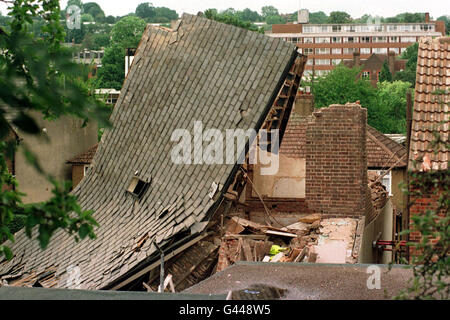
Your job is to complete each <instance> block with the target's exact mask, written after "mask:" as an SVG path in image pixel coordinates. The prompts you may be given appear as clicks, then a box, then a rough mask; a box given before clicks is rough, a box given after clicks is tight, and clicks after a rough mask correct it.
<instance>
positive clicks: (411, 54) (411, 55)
mask: <svg viewBox="0 0 450 320" xmlns="http://www.w3.org/2000/svg"><path fill="white" fill-rule="evenodd" d="M418 51H419V44H418V43H414V44H413V45H411V46H409V47H408V48H406V51H405V52H403V54H402V55H401V56H400V58H401V59H407V60H408V61H407V62H406V69H405V70H403V71H399V72H397V73H396V74H395V75H394V80H401V81H405V82H409V83H410V84H411V85H412V86H413V87H415V86H416V69H417V54H418Z"/></svg>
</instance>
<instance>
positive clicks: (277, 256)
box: [270, 252, 284, 262]
mask: <svg viewBox="0 0 450 320" xmlns="http://www.w3.org/2000/svg"><path fill="white" fill-rule="evenodd" d="M283 257H284V253H283V252H279V253H277V254H276V255H274V256H273V257H272V259H270V262H279V261H280V260H281V259H282V258H283Z"/></svg>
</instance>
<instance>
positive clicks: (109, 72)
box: [98, 44, 125, 90]
mask: <svg viewBox="0 0 450 320" xmlns="http://www.w3.org/2000/svg"><path fill="white" fill-rule="evenodd" d="M98 78H99V79H100V87H102V88H113V89H116V90H120V89H121V88H122V83H123V80H124V79H125V49H124V48H123V47H122V46H121V45H119V44H113V45H112V46H110V47H108V48H106V50H105V54H104V56H103V59H102V67H101V68H99V69H98Z"/></svg>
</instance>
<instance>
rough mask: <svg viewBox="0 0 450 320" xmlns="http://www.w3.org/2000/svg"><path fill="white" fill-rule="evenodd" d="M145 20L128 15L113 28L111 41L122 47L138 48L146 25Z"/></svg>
mask: <svg viewBox="0 0 450 320" xmlns="http://www.w3.org/2000/svg"><path fill="white" fill-rule="evenodd" d="M146 25H147V24H146V23H145V21H144V20H142V19H141V18H138V17H132V16H127V17H124V18H122V19H120V20H119V21H118V22H117V23H116V24H115V25H114V27H113V28H112V31H111V43H112V44H117V45H120V46H121V47H122V48H124V49H125V48H136V47H137V45H138V44H139V41H140V40H141V37H142V33H143V32H144V29H145V27H146Z"/></svg>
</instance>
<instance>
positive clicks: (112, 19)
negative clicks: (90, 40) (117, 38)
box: [105, 16, 116, 24]
mask: <svg viewBox="0 0 450 320" xmlns="http://www.w3.org/2000/svg"><path fill="white" fill-rule="evenodd" d="M105 23H109V24H114V23H116V18H115V17H114V16H107V17H106V18H105Z"/></svg>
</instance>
